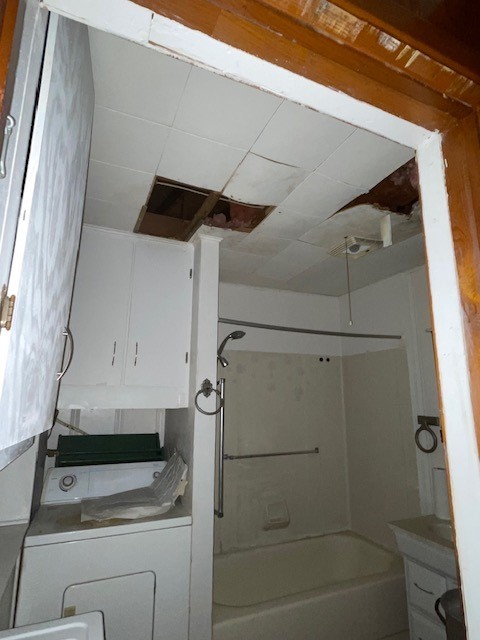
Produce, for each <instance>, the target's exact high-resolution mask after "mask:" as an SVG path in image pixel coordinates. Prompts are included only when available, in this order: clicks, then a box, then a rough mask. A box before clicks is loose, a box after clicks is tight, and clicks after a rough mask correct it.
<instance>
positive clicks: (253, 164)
mask: <svg viewBox="0 0 480 640" xmlns="http://www.w3.org/2000/svg"><path fill="white" fill-rule="evenodd" d="M307 175H308V174H307V172H306V171H305V170H304V169H301V168H299V167H294V166H291V165H287V164H283V163H280V162H274V161H273V160H268V159H267V158H262V157H260V156H257V155H255V154H254V153H248V154H247V155H246V156H245V158H244V160H243V162H242V163H241V164H240V166H239V167H238V168H237V170H236V171H235V173H234V174H233V176H232V178H231V180H230V181H229V182H228V184H227V185H226V187H225V189H224V194H225V195H226V196H227V197H228V198H232V199H233V200H238V201H240V202H246V203H248V204H260V205H275V204H280V202H282V201H283V200H284V199H285V198H286V197H287V196H288V194H289V193H291V192H292V191H293V190H294V189H295V187H296V186H297V185H299V184H300V183H301V182H302V181H303V180H304V179H305V178H306V176H307Z"/></svg>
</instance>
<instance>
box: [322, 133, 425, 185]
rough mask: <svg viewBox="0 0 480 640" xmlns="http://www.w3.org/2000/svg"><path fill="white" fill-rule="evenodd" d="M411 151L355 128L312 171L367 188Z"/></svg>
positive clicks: (390, 170)
mask: <svg viewBox="0 0 480 640" xmlns="http://www.w3.org/2000/svg"><path fill="white" fill-rule="evenodd" d="M414 155H415V153H414V151H413V149H410V148H409V147H404V146H402V145H401V144H398V143H397V142H393V141H392V140H387V139H386V138H382V137H381V136H377V135H375V134H373V133H370V132H369V131H363V130H362V129H357V130H356V131H355V132H354V133H352V135H351V136H350V137H349V138H347V140H346V141H345V142H344V143H343V144H341V145H340V146H339V147H338V148H337V149H336V150H335V151H333V153H332V154H331V155H330V156H329V157H328V158H327V159H326V160H325V162H323V163H322V164H321V165H320V166H319V167H317V169H316V173H319V174H321V175H322V176H326V177H327V178H332V179H334V180H339V181H340V182H345V183H347V184H350V185H354V186H356V187H359V188H360V189H363V190H364V191H369V190H370V189H371V188H372V187H374V186H375V185H376V184H378V183H379V182H380V181H381V180H383V178H386V176H388V175H390V174H391V173H393V172H394V171H395V169H398V167H400V166H401V165H402V164H405V162H407V161H408V160H410V159H411V158H413V156H414Z"/></svg>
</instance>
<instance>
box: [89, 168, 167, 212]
mask: <svg viewBox="0 0 480 640" xmlns="http://www.w3.org/2000/svg"><path fill="white" fill-rule="evenodd" d="M153 178H154V174H153V173H146V172H144V171H135V170H133V169H127V168H125V167H118V166H116V165H112V164H106V163H105V162H99V161H98V160H90V164H89V169H88V181H87V197H90V198H96V199H97V200H105V201H107V202H113V203H116V204H120V205H123V206H126V207H131V208H132V210H135V209H137V210H138V211H140V209H139V207H138V204H139V203H140V202H145V200H146V198H147V196H148V193H149V191H150V187H151V184H152V182H153ZM137 215H138V214H137Z"/></svg>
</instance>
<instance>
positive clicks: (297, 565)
mask: <svg viewBox="0 0 480 640" xmlns="http://www.w3.org/2000/svg"><path fill="white" fill-rule="evenodd" d="M213 623H214V624H213V638H214V640H379V639H380V638H385V637H388V636H390V635H393V634H395V633H399V632H400V631H403V630H405V629H407V627H408V620H407V606H406V596H405V583H404V575H403V564H402V561H401V558H400V557H398V556H396V555H395V554H393V553H391V552H389V551H387V550H385V549H383V548H382V547H379V546H377V545H376V544H374V543H373V542H370V541H369V540H366V539H365V538H362V537H361V536H358V535H356V534H353V533H350V532H345V533H337V534H333V535H326V536H319V537H315V538H308V539H304V540H298V541H295V542H288V543H286V544H277V545H271V546H267V547H261V548H256V549H251V550H247V551H236V552H233V553H228V554H225V555H218V556H216V557H215V562H214V607H213Z"/></svg>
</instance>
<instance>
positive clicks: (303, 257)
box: [256, 240, 328, 282]
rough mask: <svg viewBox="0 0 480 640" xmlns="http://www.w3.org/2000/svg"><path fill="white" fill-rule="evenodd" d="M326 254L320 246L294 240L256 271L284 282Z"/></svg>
mask: <svg viewBox="0 0 480 640" xmlns="http://www.w3.org/2000/svg"><path fill="white" fill-rule="evenodd" d="M327 256H328V254H327V252H326V251H325V250H324V249H322V248H320V247H315V246H313V245H310V244H306V243H304V242H300V241H298V240H294V241H293V242H291V243H290V244H289V245H288V246H287V248H286V249H284V250H283V251H281V252H280V253H278V254H277V255H276V256H275V257H273V258H271V259H270V260H269V261H268V262H267V263H266V264H265V265H262V266H261V267H260V268H259V269H258V270H257V271H256V273H258V275H259V276H261V277H264V278H270V279H271V280H276V281H277V282H286V281H288V280H290V279H291V278H293V277H294V276H296V275H298V274H299V273H302V272H303V271H305V270H306V269H308V268H309V267H311V266H313V265H314V264H318V263H319V262H321V261H322V260H325V259H326V257H327Z"/></svg>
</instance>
